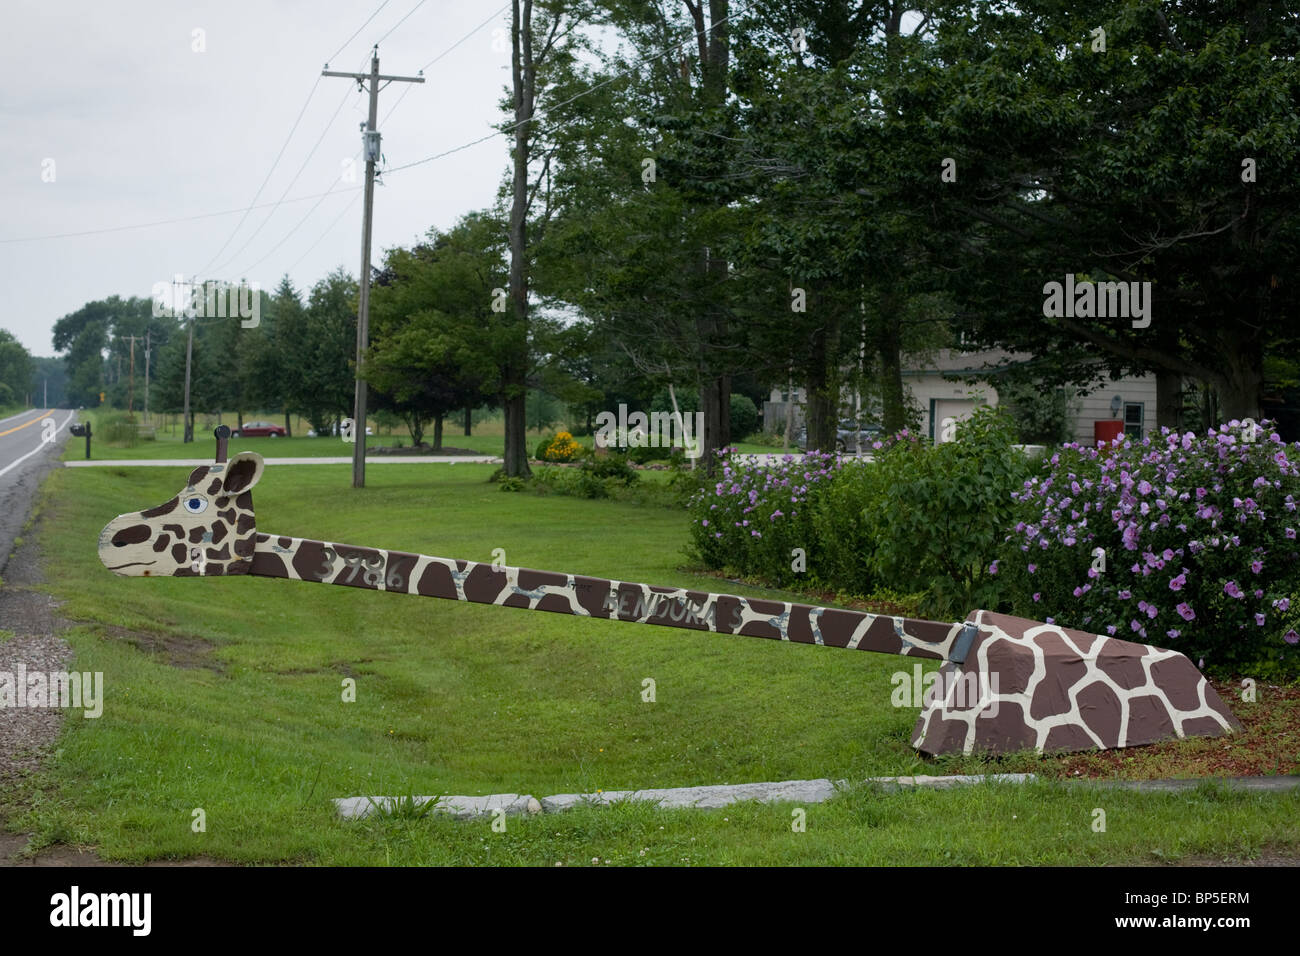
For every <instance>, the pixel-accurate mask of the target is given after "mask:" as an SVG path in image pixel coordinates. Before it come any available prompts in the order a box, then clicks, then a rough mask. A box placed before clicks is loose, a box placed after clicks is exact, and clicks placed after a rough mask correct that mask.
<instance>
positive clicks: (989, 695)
mask: <svg viewBox="0 0 1300 956" xmlns="http://www.w3.org/2000/svg"><path fill="white" fill-rule="evenodd" d="M229 434H230V432H229V429H228V428H226V427H225V426H221V427H219V428H218V429H217V456H216V462H215V463H214V464H211V465H203V466H200V467H198V468H195V469H194V470H193V471H192V472H191V473H190V476H189V479H188V481H187V482H186V485H185V487H184V488H183V489H181V491H180V492H179V493H178V494H176V496H175V497H173V498H171V499H170V500H168V501H166V502H164V503H163V504H161V505H159V506H158V507H156V508H149V509H147V510H145V511H139V512H135V513H133V514H124V515H119V516H118V517H117V518H114V519H113V520H112V521H110V522H109V523H108V526H107V527H105V528H104V530H103V532H101V534H100V537H99V555H100V559H101V560H102V561H103V563H104V565H105V566H106V567H107V568H108V569H109V570H111V571H114V572H116V573H117V574H121V575H128V576H140V577H151V576H175V577H207V576H214V575H231V574H251V575H257V576H260V577H270V578H289V579H292V580H296V581H314V582H319V583H323V584H341V585H344V586H347V587H357V588H368V589H371V590H378V591H400V592H404V593H407V594H419V595H424V596H425V597H439V598H446V599H448V600H455V601H472V602H475V603H478V604H496V605H500V606H502V607H511V608H521V609H527V610H531V611H551V612H555V613H559V614H572V615H575V616H578V617H593V618H603V619H607V620H618V621H627V622H632V623H640V624H657V625H663V626H668V627H680V628H685V629H687V630H695V631H714V632H717V633H720V634H739V635H744V636H748V637H765V638H770V639H773V640H782V641H792V642H795V643H800V644H820V645H823V646H826V647H840V648H846V649H848V650H859V651H877V652H880V653H886V654H901V655H903V656H905V657H916V658H929V659H932V660H940V661H943V662H944V664H943V666H942V667H941V672H940V679H939V680H938V682H937V683H936V685H935V687H934V688H933V690H932V691H931V692H930V693H928V694H927V695H926V699H925V703H924V706H923V708H922V711H921V715H920V718H919V719H918V721H917V723H916V728H915V730H914V731H913V733H912V746H913V747H915V748H916V749H918V750H920V751H921V752H923V753H926V754H941V753H971V752H974V751H981V752H991V753H1003V752H1008V751H1015V750H1021V749H1026V748H1035V749H1038V750H1042V751H1054V750H1091V749H1107V748H1113V747H1132V746H1137V745H1140V744H1147V743H1153V742H1155V741H1158V740H1164V739H1168V738H1181V737H1187V736H1215V735H1219V734H1223V733H1231V732H1232V731H1234V730H1240V729H1241V724H1240V723H1239V722H1238V721H1237V719H1236V718H1235V717H1234V716H1233V715H1232V712H1231V711H1230V710H1228V708H1227V706H1225V704H1224V702H1223V700H1222V699H1221V698H1220V697H1219V695H1218V694H1217V693H1216V692H1215V690H1214V688H1213V687H1211V686H1210V684H1209V683H1208V682H1207V681H1206V679H1205V677H1204V676H1203V675H1202V674H1201V673H1200V671H1198V670H1197V669H1196V667H1195V666H1194V665H1193V664H1192V662H1191V661H1190V660H1188V659H1187V658H1186V657H1185V656H1184V655H1182V654H1180V653H1178V652H1176V651H1170V650H1164V649H1162V648H1158V647H1152V646H1150V645H1147V644H1134V643H1130V642H1129V641H1121V640H1116V639H1115V638H1112V637H1103V636H1101V635H1097V634H1089V633H1086V632H1083V631H1077V630H1072V629H1069V628H1064V627H1059V626H1055V625H1051V624H1044V623H1041V622H1038V621H1031V620H1026V619H1023V618H1016V617H1009V616H1007V615H1003V614H995V613H992V612H990V611H984V610H977V611H973V612H972V613H971V614H970V615H969V616H968V617H967V619H966V620H965V621H962V622H957V623H940V622H936V621H924V620H915V619H911V618H904V617H892V616H886V615H877V614H868V613H865V612H862V611H849V610H841V609H837V608H825V607H814V606H811V605H807V604H794V603H788V602H781V601H768V600H761V599H758V598H743V597H737V596H734V595H729V594H711V593H708V592H704V591H692V590H684V589H680V588H664V587H653V586H651V585H646V584H638V583H633V582H627V581H614V580H607V579H605V578H593V577H585V576H583V575H576V574H557V573H554V572H551V571H532V570H529V569H527V568H514V567H500V566H493V565H491V564H483V563H479V562H476V561H460V560H454V559H450V558H437V557H430V556H428V555H423V554H408V553H405V552H401V551H389V550H385V549H382V548H368V547H356V546H353V545H347V544H338V543H335V542H330V541H313V540H310V539H306V538H293V537H288V536H285V535H276V534H270V533H266V532H259V531H258V530H257V525H256V521H255V519H254V515H253V499H252V488H253V486H254V485H256V484H257V483H258V481H259V480H260V479H261V477H262V472H263V462H262V458H261V456H259V455H257V454H254V453H252V452H242V453H240V454H238V455H236V456H235V457H234V458H231V459H229V460H227V456H226V441H227V439H228V437H229Z"/></svg>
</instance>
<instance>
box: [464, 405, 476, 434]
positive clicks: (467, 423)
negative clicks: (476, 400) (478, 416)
mask: <svg viewBox="0 0 1300 956" xmlns="http://www.w3.org/2000/svg"><path fill="white" fill-rule="evenodd" d="M473 414H474V409H472V408H470V407H469V406H468V405H466V406H465V437H466V438H468V437H470V434H471V432H470V425H471V424H472V421H471V418H472V416H473Z"/></svg>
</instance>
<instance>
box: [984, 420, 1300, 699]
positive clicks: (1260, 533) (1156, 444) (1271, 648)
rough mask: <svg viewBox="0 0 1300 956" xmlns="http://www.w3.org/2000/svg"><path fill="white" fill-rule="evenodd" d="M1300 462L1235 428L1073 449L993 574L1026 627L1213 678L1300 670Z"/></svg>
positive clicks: (1061, 456)
mask: <svg viewBox="0 0 1300 956" xmlns="http://www.w3.org/2000/svg"><path fill="white" fill-rule="evenodd" d="M1298 452H1300V446H1290V447H1288V446H1287V445H1285V444H1284V443H1283V442H1282V441H1281V440H1280V439H1279V438H1278V436H1277V434H1275V433H1272V432H1271V428H1270V427H1269V423H1266V422H1263V423H1260V424H1259V425H1252V424H1250V423H1247V424H1246V425H1243V424H1242V423H1240V422H1236V421H1233V422H1230V423H1229V424H1228V425H1226V426H1222V427H1221V428H1219V429H1210V430H1209V432H1208V433H1207V434H1205V435H1201V436H1197V435H1195V434H1193V433H1191V432H1188V433H1186V434H1184V435H1179V434H1177V433H1174V432H1171V431H1170V430H1169V429H1167V428H1164V429H1161V434H1160V435H1159V436H1157V437H1154V438H1150V437H1149V438H1146V439H1143V440H1142V441H1141V442H1136V443H1135V442H1133V441H1131V440H1129V439H1127V438H1125V439H1123V440H1122V441H1119V442H1116V443H1114V444H1113V445H1111V446H1110V447H1107V448H1103V449H1096V448H1086V447H1081V446H1079V445H1075V444H1070V445H1066V446H1064V447H1063V448H1062V449H1061V450H1060V451H1059V452H1057V453H1056V454H1054V455H1052V456H1051V457H1050V458H1048V459H1047V460H1045V461H1044V463H1043V467H1042V473H1041V474H1039V475H1037V476H1035V477H1033V478H1031V479H1029V480H1028V481H1026V482H1025V483H1024V486H1023V488H1022V489H1020V490H1019V491H1018V492H1016V494H1015V498H1016V501H1017V503H1018V513H1017V515H1016V517H1017V519H1018V520H1017V521H1016V523H1015V524H1014V526H1013V527H1012V529H1011V533H1010V534H1009V535H1007V537H1006V540H1005V542H1004V543H1003V546H1002V548H1001V549H1000V553H999V557H998V559H997V560H995V561H994V562H993V563H992V565H991V566H990V568H989V570H990V572H991V573H992V574H993V575H994V578H995V580H997V581H998V582H999V583H1000V585H1001V586H1000V589H999V593H1000V595H1001V597H1002V598H1003V601H1004V602H1010V604H1011V609H1012V612H1013V613H1016V614H1019V615H1021V616H1023V617H1030V618H1036V619H1038V620H1054V621H1055V622H1056V623H1058V624H1062V625H1065V626H1067V627H1074V628H1078V629H1080V630H1085V631H1091V632H1094V633H1098V634H1106V635H1111V636H1114V637H1118V638H1122V639H1124V640H1129V641H1135V642H1137V643H1142V644H1154V645H1157V646H1161V647H1168V648H1171V649H1173V650H1178V651H1182V652H1183V653H1185V654H1187V655H1188V656H1189V657H1190V658H1191V659H1192V660H1193V662H1198V663H1199V662H1200V661H1202V660H1204V662H1205V663H1204V665H1203V666H1205V667H1207V668H1208V669H1210V670H1213V671H1215V672H1217V673H1230V672H1240V671H1241V670H1242V668H1243V667H1253V668H1256V669H1258V668H1264V669H1265V670H1267V671H1268V673H1270V674H1290V673H1295V672H1298V671H1300V652H1298V651H1297V647H1296V645H1297V642H1300V638H1298V637H1297V632H1298V631H1300V618H1298V616H1297V612H1298V611H1300V608H1293V607H1292V602H1293V601H1294V600H1295V599H1296V597H1297V595H1300V541H1297V532H1298V531H1300V513H1298V512H1297V510H1296V505H1297V498H1300V465H1298V464H1297V463H1298V462H1300V454H1298ZM1098 549H1100V550H1098ZM1261 673H1262V672H1261Z"/></svg>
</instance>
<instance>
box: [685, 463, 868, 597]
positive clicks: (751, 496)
mask: <svg viewBox="0 0 1300 956" xmlns="http://www.w3.org/2000/svg"><path fill="white" fill-rule="evenodd" d="M718 464H719V470H718V473H717V475H718V477H717V479H716V480H715V481H712V482H706V483H705V484H704V485H703V486H702V487H701V488H700V489H699V490H698V491H696V493H695V494H694V495H692V496H691V498H690V499H689V501H688V502H687V511H688V512H689V514H690V516H691V543H692V546H693V548H694V550H695V554H696V557H697V558H698V559H699V560H700V561H701V562H702V563H703V564H704V565H705V566H707V567H710V568H719V569H720V568H730V569H733V570H735V571H737V572H739V573H740V574H743V575H749V576H754V577H758V578H762V579H764V580H766V581H770V582H773V583H776V584H790V583H792V582H795V581H798V580H802V581H804V582H805V583H806V582H807V581H808V580H809V576H808V575H807V574H803V573H802V572H798V571H796V570H795V569H794V567H793V565H794V564H795V558H793V557H792V555H791V552H792V551H793V550H794V549H795V548H802V549H804V554H805V555H806V556H809V557H807V559H806V560H807V562H808V564H809V565H811V566H815V564H816V561H815V559H814V558H812V557H811V556H810V555H811V550H812V549H815V543H814V539H815V535H814V534H813V531H812V507H813V503H814V502H815V501H816V499H817V498H818V496H819V495H821V494H822V493H824V492H825V490H826V488H827V487H828V486H829V485H830V482H831V480H832V479H833V478H834V477H835V476H836V475H837V474H838V473H839V471H840V469H841V468H842V467H843V462H842V461H841V460H840V459H839V458H838V457H837V456H835V455H831V454H826V453H822V452H815V451H814V452H809V453H808V454H807V455H799V456H794V455H785V456H783V457H782V458H781V459H780V460H778V461H775V462H772V463H770V464H757V463H755V462H752V461H749V460H745V459H738V458H737V457H736V455H735V449H731V448H728V449H723V451H721V452H720V453H719V463H718Z"/></svg>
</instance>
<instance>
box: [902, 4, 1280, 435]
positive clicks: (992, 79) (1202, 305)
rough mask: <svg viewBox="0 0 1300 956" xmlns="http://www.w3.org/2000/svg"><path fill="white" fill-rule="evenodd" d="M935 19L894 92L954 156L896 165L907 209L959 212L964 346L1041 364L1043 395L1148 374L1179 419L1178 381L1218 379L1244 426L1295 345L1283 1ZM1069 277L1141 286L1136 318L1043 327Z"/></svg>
mask: <svg viewBox="0 0 1300 956" xmlns="http://www.w3.org/2000/svg"><path fill="white" fill-rule="evenodd" d="M945 6H946V7H947V8H948V9H947V11H946V13H947V15H946V16H945V17H944V18H941V20H940V22H939V25H938V32H937V37H936V41H935V43H934V44H933V45H932V46H931V47H930V48H929V49H927V50H926V51H920V52H921V53H923V54H924V55H921V56H918V57H917V58H916V59H915V60H914V61H912V63H911V65H910V67H909V69H908V70H907V72H906V73H902V74H898V75H897V76H896V77H895V80H894V83H893V85H892V88H891V93H892V95H895V96H897V97H898V98H899V99H900V101H902V102H905V103H907V104H908V105H909V115H910V117H911V119H912V120H913V122H912V124H911V127H910V131H911V132H912V133H913V134H914V135H915V136H916V137H917V138H920V139H921V140H922V141H928V142H930V143H931V144H932V145H933V146H934V148H936V149H939V148H942V152H941V153H940V152H936V153H935V155H944V156H950V157H953V158H955V160H956V162H957V168H958V170H959V172H958V174H957V177H956V180H955V181H954V182H950V183H946V184H941V183H940V182H939V177H938V176H937V175H935V172H936V170H935V169H934V165H933V163H929V164H924V165H922V166H921V167H918V168H915V169H908V168H907V166H906V165H905V166H904V167H903V174H904V175H905V176H907V177H908V178H910V179H911V180H912V181H913V186H914V189H915V192H914V195H915V200H916V202H917V203H918V205H925V204H933V205H934V206H936V207H939V206H941V207H944V208H946V209H948V210H951V211H952V212H955V213H959V214H960V216H961V217H964V219H965V222H961V221H960V220H959V219H950V220H949V223H948V225H947V227H946V228H945V229H944V233H945V234H946V236H947V244H948V245H949V247H950V248H951V249H953V250H960V258H959V259H958V257H956V256H954V257H953V264H952V270H951V279H952V285H953V287H954V289H955V291H956V294H957V295H958V296H959V298H960V299H961V301H962V303H963V306H964V308H965V309H966V310H968V311H969V312H970V313H972V314H973V322H972V333H973V334H974V335H975V336H977V337H978V338H979V339H980V340H982V341H983V342H985V343H987V344H994V345H1002V346H1004V347H1008V348H1013V349H1016V350H1018V351H1024V352H1030V353H1032V354H1034V355H1036V356H1039V357H1040V358H1042V359H1044V360H1045V362H1044V367H1045V368H1051V367H1053V366H1054V367H1055V370H1056V373H1057V376H1058V378H1057V380H1056V382H1055V384H1067V383H1069V382H1071V381H1074V382H1077V383H1078V384H1081V385H1084V386H1085V387H1086V386H1088V385H1089V384H1091V383H1095V382H1096V381H1098V380H1100V378H1101V377H1103V376H1106V375H1111V374H1121V373H1124V372H1143V371H1152V372H1155V373H1156V375H1157V380H1158V389H1159V392H1160V395H1161V400H1160V403H1159V404H1160V419H1159V421H1160V424H1169V425H1177V424H1178V421H1177V417H1176V416H1177V414H1178V412H1179V411H1180V410H1181V408H1182V404H1183V403H1182V401H1181V400H1179V398H1178V396H1179V393H1180V391H1182V389H1183V386H1182V380H1184V379H1191V380H1197V381H1200V382H1203V383H1207V384H1208V385H1210V386H1212V387H1213V388H1214V390H1215V392H1216V393H1217V396H1218V399H1219V407H1220V412H1221V415H1222V417H1224V418H1229V419H1230V418H1240V417H1244V416H1256V417H1257V416H1258V413H1259V408H1260V397H1261V391H1262V384H1263V379H1264V356H1265V354H1266V352H1285V353H1287V354H1295V352H1296V350H1297V347H1300V328H1297V326H1296V324H1295V323H1294V322H1293V321H1287V320H1288V318H1289V317H1290V316H1292V315H1294V312H1295V307H1296V294H1297V293H1296V288H1295V285H1294V283H1292V282H1290V281H1288V279H1287V278H1286V277H1287V276H1289V275H1291V274H1293V273H1294V271H1295V268H1294V267H1295V264H1296V253H1297V247H1298V245H1300V222H1298V220H1297V217H1296V215H1295V212H1296V209H1297V207H1298V206H1300V182H1298V177H1297V173H1298V172H1300V158H1297V155H1296V152H1295V150H1294V148H1293V144H1294V142H1295V140H1296V138H1297V137H1298V136H1300V115H1298V114H1297V113H1296V111H1295V110H1294V109H1293V108H1292V104H1294V102H1295V101H1296V99H1297V97H1298V96H1300V76H1298V75H1297V72H1296V70H1295V54H1296V51H1297V46H1300V31H1297V30H1296V27H1295V22H1294V14H1293V13H1292V12H1290V10H1289V8H1288V5H1287V4H1284V3H1281V2H1275V0H1247V2H1241V3H1233V4H1220V5H1215V4H1204V3H1198V2H1191V0H1188V2H1174V3H1164V4H1151V3H1145V2H1139V0H1126V2H1123V3H1120V4H1113V3H1083V4H1070V5H1062V4H1059V3H1055V2H1051V0H1026V2H1023V3H1020V2H1017V3H1016V4H1015V5H1014V6H1011V5H1008V6H1000V5H988V6H985V5H974V4H969V3H966V4H948V5H945ZM1098 28H1101V29H1104V30H1105V40H1104V44H1105V50H1104V51H1103V50H1102V49H1101V48H1100V40H1101V38H1100V36H1099V35H1098V34H1096V33H1094V31H1095V30H1097V29H1098ZM972 91H975V92H972ZM1202 117H1204V118H1205V119H1201V118H1202ZM1209 117H1213V119H1212V120H1210V119H1208V118H1209ZM940 144H945V145H942V146H941V145H940ZM927 167H928V168H927ZM1265 170H1267V173H1265ZM1066 276H1071V277H1077V278H1078V279H1079V281H1080V282H1082V281H1085V280H1087V281H1095V282H1101V281H1106V282H1122V283H1124V284H1125V291H1126V292H1128V291H1129V290H1130V288H1131V289H1132V290H1133V291H1137V292H1139V293H1142V292H1143V291H1144V288H1146V287H1144V286H1143V285H1142V283H1150V286H1149V289H1150V297H1149V298H1147V300H1146V304H1147V305H1148V306H1149V311H1148V312H1147V314H1146V316H1145V317H1142V316H1133V315H1131V314H1124V315H1120V316H1116V315H1113V314H1112V315H1106V316H1100V315H1096V314H1095V311H1096V310H1092V311H1093V313H1094V314H1080V313H1082V312H1083V310H1082V309H1080V310H1074V309H1070V310H1069V312H1066V313H1065V314H1061V315H1049V316H1045V315H1044V308H1043V307H1044V300H1045V292H1046V289H1045V285H1046V283H1048V282H1050V281H1056V282H1058V283H1063V282H1064V280H1065V277H1066ZM1129 283H1135V284H1136V285H1134V286H1132V287H1129V286H1128V284H1129ZM1116 299H1118V294H1117V293H1116ZM1071 305H1073V303H1071ZM1148 320H1149V321H1148ZM1085 357H1090V358H1092V359H1094V360H1093V361H1087V362H1085V361H1082V359H1084V358H1085ZM1080 379H1082V381H1079V380H1080Z"/></svg>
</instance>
